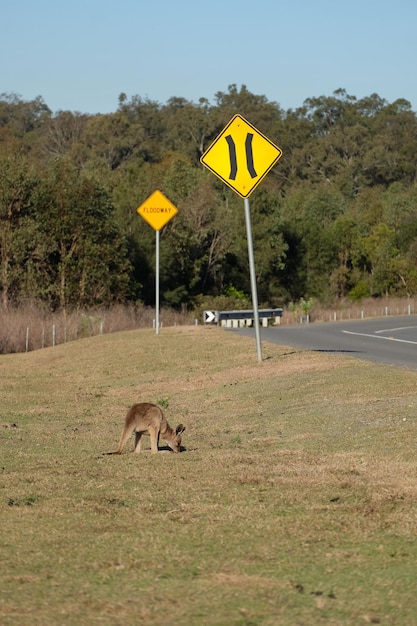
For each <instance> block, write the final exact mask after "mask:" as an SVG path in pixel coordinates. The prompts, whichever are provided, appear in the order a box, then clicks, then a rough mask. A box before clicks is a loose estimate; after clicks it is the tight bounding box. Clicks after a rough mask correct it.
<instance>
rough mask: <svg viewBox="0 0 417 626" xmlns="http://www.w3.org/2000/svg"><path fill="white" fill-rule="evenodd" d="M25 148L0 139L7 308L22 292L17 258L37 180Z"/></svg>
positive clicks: (0, 277)
mask: <svg viewBox="0 0 417 626" xmlns="http://www.w3.org/2000/svg"><path fill="white" fill-rule="evenodd" d="M26 152H27V151H26V150H24V149H23V147H22V146H21V145H20V144H19V143H18V142H17V141H15V140H13V139H10V140H9V141H7V142H0V287H1V302H2V305H3V307H4V308H7V307H8V305H9V302H10V298H11V297H17V295H18V294H19V276H20V274H21V267H20V266H19V264H18V263H17V262H16V257H17V256H18V255H19V246H20V244H21V237H20V232H21V229H22V228H23V224H24V223H25V218H26V217H27V216H28V215H29V213H30V211H31V208H32V196H33V192H34V189H35V187H36V184H37V180H36V176H35V175H34V173H33V170H32V168H31V166H30V163H29V160H28V158H27V154H26Z"/></svg>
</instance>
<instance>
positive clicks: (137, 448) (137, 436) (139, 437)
mask: <svg viewBox="0 0 417 626" xmlns="http://www.w3.org/2000/svg"><path fill="white" fill-rule="evenodd" d="M141 443H142V433H141V432H138V431H137V430H136V431H135V448H134V453H135V454H139V452H140V445H141Z"/></svg>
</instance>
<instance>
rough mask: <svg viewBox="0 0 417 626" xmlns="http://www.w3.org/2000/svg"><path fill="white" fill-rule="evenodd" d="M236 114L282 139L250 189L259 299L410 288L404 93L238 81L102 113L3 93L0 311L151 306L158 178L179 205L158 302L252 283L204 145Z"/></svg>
mask: <svg viewBox="0 0 417 626" xmlns="http://www.w3.org/2000/svg"><path fill="white" fill-rule="evenodd" d="M235 113H240V114H241V115H243V116H244V117H246V118H247V119H248V120H249V121H250V122H251V123H252V124H253V125H254V126H256V127H257V128H258V129H259V130H260V131H262V132H263V133H264V134H265V135H266V136H267V137H269V138H270V139H271V140H272V141H274V142H275V143H276V144H278V145H279V146H280V147H281V148H282V150H283V157H282V159H281V160H280V161H279V162H278V164H277V166H276V167H275V168H274V169H273V170H272V172H271V173H270V174H269V175H268V176H267V177H266V179H265V180H264V181H263V182H262V184H261V185H260V186H259V187H258V188H257V189H256V191H255V192H254V193H253V194H252V195H251V198H250V202H251V215H252V228H253V236H254V250H255V265H256V271H257V284H258V297H259V300H260V303H261V304H268V305H271V306H277V305H282V304H285V303H286V302H290V301H297V300H299V299H301V298H305V299H311V298H315V299H317V300H319V301H321V302H324V303H326V302H327V303H330V302H333V301H335V300H337V299H339V298H345V297H349V298H351V299H353V300H359V299H361V298H362V297H366V296H380V295H386V294H388V295H394V294H395V295H414V294H416V293H417V160H416V155H417V119H416V114H415V113H414V112H413V111H412V110H411V106H410V104H409V102H407V101H406V100H402V99H399V100H397V101H395V102H394V103H392V104H390V103H388V102H387V101H385V100H383V99H382V98H380V97H379V96H378V95H376V94H373V95H371V96H369V97H367V98H364V99H361V100H358V99H356V98H355V97H354V96H350V95H348V94H347V93H346V92H345V91H344V90H338V91H336V92H335V93H334V94H333V95H332V96H329V97H327V96H321V97H318V98H309V99H307V100H306V101H305V102H304V104H303V106H301V107H300V108H298V109H295V110H288V111H283V110H282V109H281V108H280V106H279V105H278V104H277V103H275V102H270V101H268V100H267V98H266V97H265V96H258V95H254V94H252V93H250V92H249V91H248V90H247V88H246V87H245V86H242V87H241V88H239V89H238V88H237V87H236V86H235V85H231V86H230V87H229V88H228V90H227V92H219V93H217V94H216V95H215V97H214V100H213V103H210V102H209V101H207V100H206V99H200V101H199V102H198V103H194V102H189V101H187V100H185V99H183V98H171V99H170V100H169V101H168V102H167V103H166V104H163V105H162V104H159V103H157V102H154V101H152V100H149V99H143V98H141V97H140V96H134V97H132V98H131V99H130V100H129V99H128V98H127V97H126V95H125V94H121V95H120V96H119V103H118V107H117V110H116V111H115V112H114V113H110V114H106V115H85V114H81V113H77V112H70V111H59V112H57V113H52V112H51V111H50V109H49V108H48V106H47V105H46V104H45V103H44V101H43V99H42V98H41V97H38V98H36V99H35V100H33V101H29V102H28V101H23V100H22V99H21V98H20V97H18V96H16V95H13V94H12V95H10V94H3V95H1V96H0V255H1V256H0V290H1V301H2V304H3V306H4V307H6V308H7V306H9V305H10V304H12V303H13V304H18V303H19V302H21V301H22V300H25V299H30V300H39V301H43V302H45V303H47V304H48V305H49V306H50V307H51V308H53V309H63V310H65V309H68V308H74V307H83V306H91V305H105V306H107V305H110V304H111V303H114V302H126V301H141V302H143V303H144V304H153V303H154V282H155V280H154V263H155V233H154V231H153V230H152V229H151V228H150V227H149V226H148V225H147V224H146V222H145V221H144V220H142V219H141V218H140V217H139V216H138V215H137V213H136V208H137V206H139V205H140V204H141V203H142V202H143V201H144V200H145V199H146V198H147V197H148V196H149V195H150V194H151V193H152V192H153V191H155V189H160V190H161V191H162V192H163V193H164V194H165V195H166V196H167V197H168V198H169V199H170V200H171V202H173V203H174V204H175V205H176V206H177V207H178V209H179V213H178V215H177V216H176V217H175V218H174V219H173V220H172V221H171V222H169V224H168V225H167V226H166V227H165V228H164V229H163V231H162V232H161V248H160V250H161V259H160V288H161V302H162V304H164V305H166V306H173V307H177V308H180V307H190V308H191V307H193V306H194V305H196V304H197V303H199V302H201V301H202V299H203V298H206V299H207V298H209V297H216V296H223V295H225V294H226V295H227V294H232V295H233V296H235V297H239V296H240V297H242V298H243V297H244V296H245V295H248V294H250V281H249V271H248V255H247V242H246V231H245V223H244V213H243V201H242V199H241V198H239V197H238V196H237V195H236V194H235V193H233V191H231V190H230V189H228V188H227V187H226V186H225V185H224V184H222V183H221V182H220V181H219V180H218V179H217V178H216V177H215V176H213V175H212V174H211V173H209V172H208V171H207V170H205V169H204V168H203V167H202V166H201V164H200V162H199V158H200V156H201V154H202V153H203V152H204V150H205V149H206V148H207V147H208V145H209V144H210V143H211V141H212V140H213V139H214V138H215V137H216V136H217V134H218V133H219V132H220V131H221V130H222V128H223V127H224V126H225V124H226V123H227V122H228V121H229V120H230V119H231V117H232V116H233V115H234V114H235Z"/></svg>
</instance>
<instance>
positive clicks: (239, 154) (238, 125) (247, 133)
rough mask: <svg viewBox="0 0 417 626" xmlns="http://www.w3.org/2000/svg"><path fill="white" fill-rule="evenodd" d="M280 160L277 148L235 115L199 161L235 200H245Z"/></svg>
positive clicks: (240, 117) (239, 116)
mask: <svg viewBox="0 0 417 626" xmlns="http://www.w3.org/2000/svg"><path fill="white" fill-rule="evenodd" d="M281 156H282V150H281V148H278V146H276V145H275V144H273V143H272V141H270V140H269V139H268V138H267V137H265V135H263V134H262V133H261V132H259V130H257V129H256V128H255V127H254V126H252V124H250V123H249V122H248V121H247V120H245V119H244V118H243V117H242V116H241V115H235V116H234V117H233V118H232V119H231V120H230V122H229V123H228V124H227V126H226V127H225V128H224V129H223V130H222V132H221V133H220V135H219V136H218V137H217V138H216V139H215V140H214V141H213V143H212V144H211V145H210V146H209V147H208V149H207V150H206V151H205V153H204V154H203V156H202V157H201V159H200V161H201V163H202V164H203V165H205V166H206V167H207V168H208V169H209V170H210V171H212V172H213V174H216V176H218V177H219V178H220V179H221V180H222V181H223V182H224V183H226V185H228V186H229V187H231V188H232V189H233V191H235V192H236V193H237V194H239V196H241V197H242V198H247V197H248V196H249V195H250V194H251V193H252V191H253V190H254V189H255V187H257V186H258V185H259V183H260V182H261V180H263V179H264V178H265V176H266V175H267V174H268V172H269V171H270V170H271V169H272V168H273V167H274V165H275V163H276V162H277V161H278V159H280V158H281Z"/></svg>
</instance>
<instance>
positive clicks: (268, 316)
mask: <svg viewBox="0 0 417 626" xmlns="http://www.w3.org/2000/svg"><path fill="white" fill-rule="evenodd" d="M282 313H283V310H282V309H259V310H258V317H259V320H260V321H261V323H262V326H264V327H266V326H268V324H269V321H270V320H272V321H273V323H274V324H280V323H281V317H282ZM253 319H254V315H253V311H251V310H242V311H204V312H203V320H204V323H205V324H220V326H224V327H226V328H239V327H242V326H252V325H253Z"/></svg>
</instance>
